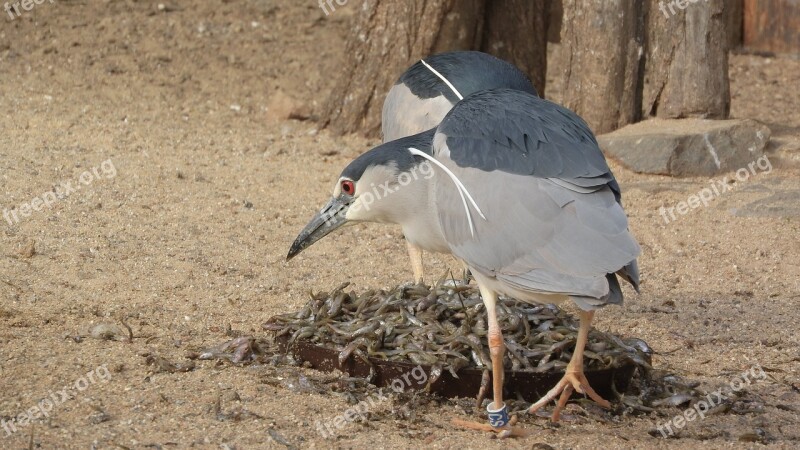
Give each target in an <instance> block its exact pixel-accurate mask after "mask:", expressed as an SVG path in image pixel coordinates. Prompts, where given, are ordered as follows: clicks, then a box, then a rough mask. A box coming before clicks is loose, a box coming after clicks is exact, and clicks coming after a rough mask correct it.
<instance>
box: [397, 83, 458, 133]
mask: <svg viewBox="0 0 800 450" xmlns="http://www.w3.org/2000/svg"><path fill="white" fill-rule="evenodd" d="M453 104H454V103H452V102H451V101H450V100H448V99H447V98H446V97H445V96H444V95H439V96H436V97H431V98H419V97H417V96H416V95H414V94H413V93H412V92H411V90H410V89H409V88H408V86H406V85H405V84H403V83H398V84H395V85H394V86H392V89H391V90H389V94H388V95H387V96H386V100H385V101H384V102H383V115H382V118H381V131H382V134H383V142H391V141H395V140H397V139H400V138H404V137H407V136H413V135H415V134H419V133H422V132H423V131H428V130H431V129H433V128H435V127H436V126H437V125H439V124H440V123H441V122H442V119H444V117H445V116H446V115H447V113H448V112H449V111H450V109H451V108H452V107H453Z"/></svg>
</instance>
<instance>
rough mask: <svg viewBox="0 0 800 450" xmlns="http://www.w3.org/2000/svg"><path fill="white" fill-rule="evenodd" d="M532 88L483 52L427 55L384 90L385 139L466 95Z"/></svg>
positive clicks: (428, 123) (424, 125)
mask: <svg viewBox="0 0 800 450" xmlns="http://www.w3.org/2000/svg"><path fill="white" fill-rule="evenodd" d="M499 88H509V89H518V90H520V91H524V92H529V93H531V94H533V95H538V94H537V93H536V88H534V87H533V84H531V82H530V80H529V79H528V77H527V76H525V74H524V73H522V71H521V70H519V69H518V68H517V67H516V66H515V65H513V64H511V63H509V62H507V61H503V60H502V59H499V58H495V57H494V56H492V55H489V54H487V53H482V52H474V51H461V52H449V53H439V54H437V55H432V56H429V57H427V58H425V59H423V60H420V61H417V63H416V64H414V65H412V66H411V67H409V68H408V70H406V71H405V72H404V73H403V75H401V76H400V78H399V79H398V80H397V83H395V85H394V86H392V88H391V89H390V90H389V93H388V94H387V95H386V100H385V101H384V102H383V115H382V120H381V126H382V129H381V131H382V134H383V142H391V141H394V140H397V139H400V138H404V137H407V136H413V135H415V134H418V133H422V132H423V131H427V130H430V129H432V128H434V127H436V126H437V125H439V124H440V123H441V122H442V119H444V116H445V115H446V114H447V113H448V112H450V110H451V109H452V108H453V106H454V105H455V104H456V103H458V102H459V101H460V100H461V99H463V98H464V96H468V95H470V94H472V93H474V92H478V91H483V90H487V89H499ZM406 245H407V247H408V256H409V258H410V259H411V270H412V271H413V273H414V281H415V282H416V283H420V282H422V279H423V275H424V271H423V264H422V249H421V248H419V247H417V246H415V245H413V244H412V243H411V241H408V240H406Z"/></svg>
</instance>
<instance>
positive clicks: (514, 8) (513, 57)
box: [481, 0, 551, 97]
mask: <svg viewBox="0 0 800 450" xmlns="http://www.w3.org/2000/svg"><path fill="white" fill-rule="evenodd" d="M550 3H551V0H494V1H489V2H488V4H487V5H486V25H485V27H484V30H485V31H484V35H483V43H482V46H481V50H482V51H484V52H486V53H490V54H492V55H494V56H496V57H498V58H500V59H504V60H506V61H510V62H512V63H514V64H516V65H517V67H519V68H520V70H522V71H523V72H525V74H526V75H528V78H530V79H531V82H533V85H534V86H535V87H536V90H537V91H538V92H539V95H540V96H541V97H544V88H545V77H546V75H547V26H548V22H549V16H550V8H551V5H550Z"/></svg>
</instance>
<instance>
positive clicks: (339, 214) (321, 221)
mask: <svg viewBox="0 0 800 450" xmlns="http://www.w3.org/2000/svg"><path fill="white" fill-rule="evenodd" d="M349 207H350V203H346V202H344V201H342V199H341V198H338V197H335V198H331V200H330V201H329V202H328V204H327V205H325V207H323V208H322V210H321V211H320V212H318V213H317V214H316V215H315V216H314V217H313V218H312V219H311V221H310V222H308V225H306V226H305V228H303V231H301V232H300V234H299V235H298V236H297V239H295V240H294V243H293V244H292V248H290V249H289V254H288V255H286V260H287V261H289V260H290V259H292V258H294V257H295V256H296V255H297V254H298V253H300V252H302V251H303V250H305V249H306V248H307V247H310V246H311V244H313V243H314V242H317V241H318V240H320V239H322V238H324V237H325V236H327V235H328V234H329V233H331V232H332V231H333V230H335V229H337V228H339V227H341V226H342V225H344V224H345V222H347V219H345V217H344V216H345V214H346V213H347V208H349Z"/></svg>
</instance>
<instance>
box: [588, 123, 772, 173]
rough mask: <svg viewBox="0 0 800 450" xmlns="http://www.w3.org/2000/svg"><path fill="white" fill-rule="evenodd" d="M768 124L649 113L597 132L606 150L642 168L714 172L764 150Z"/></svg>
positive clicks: (632, 166) (747, 160)
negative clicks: (668, 117) (650, 116)
mask: <svg viewBox="0 0 800 450" xmlns="http://www.w3.org/2000/svg"><path fill="white" fill-rule="evenodd" d="M770 135H771V132H770V129H769V128H767V127H766V126H764V125H762V124H760V123H758V122H756V121H753V120H749V119H744V120H742V119H735V120H705V119H676V120H663V119H651V120H647V121H644V122H639V123H636V124H633V125H628V126H626V127H624V128H621V129H619V130H616V131H614V132H612V133H608V134H604V135H601V136H598V137H597V141H598V143H599V144H600V148H601V149H603V151H604V152H605V153H606V155H607V156H609V157H611V158H613V159H615V160H617V161H619V162H620V163H622V165H624V166H625V167H627V168H629V169H631V170H633V171H635V172H640V173H649V174H657V175H670V176H674V177H691V176H712V175H718V174H722V173H729V172H732V171H735V170H737V169H740V168H742V167H747V165H748V164H750V163H752V162H753V161H755V160H757V159H758V158H760V157H761V156H763V154H764V148H765V147H766V145H767V143H768V142H769V139H770Z"/></svg>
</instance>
